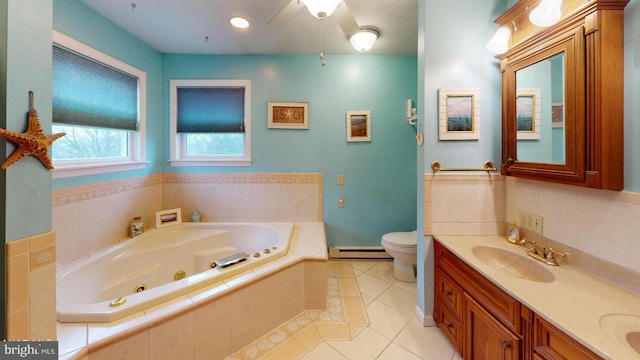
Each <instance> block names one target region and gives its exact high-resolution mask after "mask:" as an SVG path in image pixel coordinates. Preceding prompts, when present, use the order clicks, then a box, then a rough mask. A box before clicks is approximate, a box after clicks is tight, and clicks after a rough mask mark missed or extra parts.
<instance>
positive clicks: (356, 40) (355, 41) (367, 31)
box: [349, 26, 380, 52]
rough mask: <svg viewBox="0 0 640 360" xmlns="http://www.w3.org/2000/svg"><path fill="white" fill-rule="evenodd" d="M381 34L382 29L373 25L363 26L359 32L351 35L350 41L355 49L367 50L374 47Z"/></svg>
mask: <svg viewBox="0 0 640 360" xmlns="http://www.w3.org/2000/svg"><path fill="white" fill-rule="evenodd" d="M379 36H380V30H378V29H376V28H374V27H373V26H362V27H360V30H358V32H357V33H355V34H353V35H351V37H350V38H349V41H350V42H351V46H353V48H354V49H356V50H358V51H361V52H365V51H368V50H369V49H371V48H372V47H373V44H375V42H376V40H378V37H379Z"/></svg>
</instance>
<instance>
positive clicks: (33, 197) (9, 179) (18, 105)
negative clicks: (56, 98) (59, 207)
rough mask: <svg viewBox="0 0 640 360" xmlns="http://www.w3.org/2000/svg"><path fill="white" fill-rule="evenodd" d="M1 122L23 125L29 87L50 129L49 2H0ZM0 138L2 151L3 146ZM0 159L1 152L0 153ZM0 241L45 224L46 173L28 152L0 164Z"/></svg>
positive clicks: (42, 229) (14, 128)
mask: <svg viewBox="0 0 640 360" xmlns="http://www.w3.org/2000/svg"><path fill="white" fill-rule="evenodd" d="M2 9H3V10H2V11H3V13H4V14H3V17H2V19H1V20H0V21H2V30H0V31H1V32H2V43H3V46H2V55H1V60H0V61H2V66H1V68H2V69H1V70H2V76H1V78H2V87H1V88H0V93H1V95H0V98H2V101H3V102H4V104H3V106H2V109H4V114H3V116H2V118H3V120H2V121H3V124H2V125H3V126H2V127H3V128H6V129H7V130H9V131H14V132H20V133H22V132H25V131H26V130H27V125H28V122H27V112H28V111H29V91H34V93H35V95H34V103H35V109H36V110H37V111H38V118H39V120H40V123H41V125H42V128H43V130H44V131H45V133H47V134H50V133H51V11H52V10H51V3H50V2H47V1H40V0H9V1H4V2H3V5H2ZM4 143H5V141H4V140H1V142H0V144H1V145H0V147H1V148H2V149H3V150H2V151H3V153H4V155H5V156H9V155H11V153H13V151H14V150H15V145H14V144H13V143H12V142H7V143H8V144H9V145H8V149H6V147H5V146H4ZM3 161H4V157H3ZM0 172H1V173H2V178H3V182H4V184H3V185H4V187H3V191H2V200H3V201H4V206H3V214H4V216H3V221H4V223H3V224H2V225H3V226H2V229H3V231H4V239H5V241H12V240H17V239H21V238H24V237H27V236H31V235H35V234H41V233H44V232H48V231H50V230H51V173H50V171H49V169H47V168H45V167H44V166H43V165H42V164H41V163H40V161H39V160H38V159H37V158H35V157H33V156H28V157H25V158H23V159H22V160H20V161H19V162H17V163H15V164H14V165H12V166H10V167H9V168H7V169H6V170H0Z"/></svg>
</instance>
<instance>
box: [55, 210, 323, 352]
mask: <svg viewBox="0 0 640 360" xmlns="http://www.w3.org/2000/svg"><path fill="white" fill-rule="evenodd" d="M326 276H327V253H326V239H325V232H324V224H323V223H321V222H301V223H296V225H295V228H294V232H293V236H292V240H291V246H290V249H289V253H288V254H287V256H285V257H283V258H281V259H278V260H276V261H275V262H273V263H270V264H266V265H263V266H259V267H257V268H255V269H253V270H251V271H249V272H246V273H243V274H240V275H238V276H235V277H233V278H231V279H228V280H225V281H224V282H220V283H217V284H214V285H212V286H209V287H207V288H204V289H200V290H197V291H194V292H191V293H189V294H188V295H185V296H182V297H180V298H178V299H175V300H173V301H169V302H167V303H164V304H161V305H158V306H156V307H153V308H151V309H149V310H146V311H144V312H140V313H136V314H134V315H131V316H128V317H126V318H124V319H121V320H119V321H116V322H113V323H108V324H104V323H58V328H57V330H58V340H59V342H60V353H61V354H63V356H62V357H61V358H63V359H82V360H84V359H91V360H94V359H136V360H139V359H154V360H156V359H222V358H224V357H226V356H228V355H230V354H232V353H234V352H236V351H238V350H239V349H241V348H242V347H244V346H246V345H248V344H249V343H251V342H252V341H254V340H256V339H257V338H259V337H260V336H262V335H264V334H266V333H267V332H269V331H271V330H273V329H274V328H276V327H277V326H279V325H281V324H283V323H284V322H285V321H288V320H290V319H292V318H294V316H296V315H298V314H300V313H301V312H303V311H304V310H307V309H325V308H326V306H327V304H326V295H327V283H326Z"/></svg>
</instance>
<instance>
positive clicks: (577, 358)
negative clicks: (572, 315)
mask: <svg viewBox="0 0 640 360" xmlns="http://www.w3.org/2000/svg"><path fill="white" fill-rule="evenodd" d="M533 351H534V359H544V360H556V359H558V360H562V359H567V360H601V359H602V358H601V357H599V356H598V355H596V354H594V353H593V352H592V351H591V350H589V349H587V348H586V347H584V346H583V345H582V344H580V343H578V342H577V341H575V340H573V339H572V338H571V337H569V336H568V335H566V334H565V333H564V332H562V331H561V330H560V329H558V328H556V327H555V326H553V325H551V324H550V323H549V322H547V321H546V320H544V319H542V318H540V317H539V316H538V315H534V317H533Z"/></svg>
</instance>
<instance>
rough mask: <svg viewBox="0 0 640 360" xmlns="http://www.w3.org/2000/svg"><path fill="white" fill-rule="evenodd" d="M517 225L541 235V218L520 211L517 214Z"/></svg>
mask: <svg viewBox="0 0 640 360" xmlns="http://www.w3.org/2000/svg"><path fill="white" fill-rule="evenodd" d="M518 215H519V217H518V220H519V221H518V225H519V226H520V227H521V228H523V229H527V230H531V231H533V232H535V233H538V234H540V235H542V216H540V215H535V214H531V213H528V212H526V211H522V210H520V212H519V213H518Z"/></svg>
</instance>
